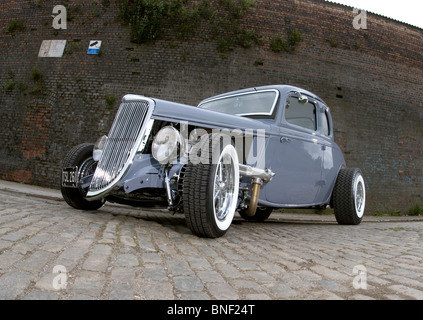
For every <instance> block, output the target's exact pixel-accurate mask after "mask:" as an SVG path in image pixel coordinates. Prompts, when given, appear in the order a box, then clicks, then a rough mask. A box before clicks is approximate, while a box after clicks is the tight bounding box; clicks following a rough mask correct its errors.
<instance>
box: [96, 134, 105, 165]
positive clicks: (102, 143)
mask: <svg viewBox="0 0 423 320" xmlns="http://www.w3.org/2000/svg"><path fill="white" fill-rule="evenodd" d="M107 139H108V138H107V136H102V137H101V138H100V139H98V140H97V142H96V143H95V144H94V149H93V159H94V161H96V162H98V161H100V159H101V155H102V154H103V150H104V146H105V145H106V142H107Z"/></svg>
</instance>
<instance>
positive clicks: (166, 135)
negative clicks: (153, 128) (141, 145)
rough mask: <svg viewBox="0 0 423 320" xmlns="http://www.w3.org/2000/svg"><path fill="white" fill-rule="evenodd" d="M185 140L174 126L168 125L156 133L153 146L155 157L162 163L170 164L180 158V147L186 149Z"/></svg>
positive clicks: (181, 149)
mask: <svg viewBox="0 0 423 320" xmlns="http://www.w3.org/2000/svg"><path fill="white" fill-rule="evenodd" d="M184 146H185V141H184V139H183V138H182V137H181V134H180V133H179V131H178V130H176V129H175V128H174V127H171V126H166V127H163V128H162V129H160V131H159V132H158V133H157V134H156V136H155V137H154V140H153V144H152V146H151V151H152V152H151V153H152V155H153V158H154V159H156V160H157V161H158V162H160V163H161V164H168V163H170V162H172V161H174V160H176V159H177V158H178V148H179V150H180V151H181V153H182V152H183V150H185V147H184Z"/></svg>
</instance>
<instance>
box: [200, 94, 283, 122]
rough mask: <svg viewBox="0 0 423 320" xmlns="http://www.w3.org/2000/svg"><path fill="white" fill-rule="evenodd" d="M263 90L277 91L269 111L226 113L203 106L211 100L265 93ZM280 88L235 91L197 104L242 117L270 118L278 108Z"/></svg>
mask: <svg viewBox="0 0 423 320" xmlns="http://www.w3.org/2000/svg"><path fill="white" fill-rule="evenodd" d="M263 92H274V93H276V95H275V98H274V100H273V103H272V107H271V109H270V111H269V112H252V113H251V112H250V113H235V114H232V113H226V112H222V111H216V110H213V109H207V108H202V107H201V106H202V105H204V104H207V103H210V102H214V101H218V100H223V99H228V98H233V97H239V96H246V95H250V94H259V93H263ZM279 95H280V93H279V90H277V89H263V90H254V91H248V92H241V93H234V94H229V95H224V96H219V97H216V98H211V99H206V100H204V101H202V102H200V103H199V104H198V106H197V108H201V109H204V110H210V111H215V112H220V113H224V114H230V115H236V116H240V117H269V118H274V111H275V108H276V105H277V103H278V100H279Z"/></svg>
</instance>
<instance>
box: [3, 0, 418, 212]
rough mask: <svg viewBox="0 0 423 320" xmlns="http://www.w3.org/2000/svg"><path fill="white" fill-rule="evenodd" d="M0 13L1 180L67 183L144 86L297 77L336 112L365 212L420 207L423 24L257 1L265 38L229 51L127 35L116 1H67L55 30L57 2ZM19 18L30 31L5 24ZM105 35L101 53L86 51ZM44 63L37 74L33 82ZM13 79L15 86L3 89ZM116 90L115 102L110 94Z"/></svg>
mask: <svg viewBox="0 0 423 320" xmlns="http://www.w3.org/2000/svg"><path fill="white" fill-rule="evenodd" d="M6 2H7V4H3V8H2V10H1V11H0V48H1V52H2V53H1V56H0V84H1V86H0V121H1V126H0V178H2V179H7V180H13V181H19V182H24V183H31V184H37V185H42V186H49V187H53V188H58V187H59V176H60V166H61V161H62V159H63V157H64V155H65V154H66V152H67V151H68V150H69V149H70V148H71V147H72V146H74V145H76V144H79V143H82V142H87V141H91V142H94V141H95V140H96V139H97V137H99V136H100V135H102V134H105V133H107V131H108V129H109V127H110V125H111V122H112V120H113V117H114V115H115V112H116V110H117V107H118V104H119V100H120V98H121V97H122V96H123V95H124V94H126V93H138V94H144V95H147V96H153V97H158V98H162V99H168V100H173V101H178V102H182V103H187V104H196V103H198V102H199V101H200V100H201V99H203V98H205V97H207V96H211V95H214V94H217V93H222V92H225V91H230V90H235V89H239V88H245V87H251V86H260V85H267V84H276V83H278V84H279V83H281V84H292V85H297V86H300V87H304V88H305V89H308V90H310V91H312V92H315V93H316V94H318V95H319V96H321V97H322V98H323V99H324V100H325V101H326V102H327V103H328V104H329V106H330V107H331V110H332V113H333V117H334V123H335V128H334V129H335V139H336V141H337V142H338V144H339V145H340V146H341V147H342V149H343V151H344V153H345V156H346V160H347V163H348V165H349V166H351V167H360V168H361V169H362V171H363V173H364V174H365V178H366V182H367V189H368V209H369V210H368V212H374V211H395V210H402V211H406V210H408V208H410V207H411V206H412V205H414V204H416V203H420V204H422V203H423V199H422V194H423V171H422V167H423V154H422V150H423V139H422V138H423V132H422V123H423V106H422V104H423V103H422V101H421V97H422V96H423V87H422V85H421V83H422V80H423V30H421V29H418V28H415V27H412V26H409V25H406V24H402V23H399V22H396V21H393V20H390V19H388V18H384V17H381V16H378V15H373V14H370V13H368V25H367V27H368V29H367V30H355V29H354V28H353V26H352V22H353V19H354V17H355V14H354V13H353V12H352V9H353V8H350V7H345V6H341V5H337V4H332V3H327V2H325V1H322V0H310V1H299V0H277V1H274V0H273V1H270V0H258V1H257V2H258V5H257V6H256V7H255V8H253V9H252V10H251V12H250V13H249V15H248V17H247V20H246V24H247V25H248V27H251V28H254V29H255V30H256V32H257V33H258V34H260V35H261V37H262V42H263V43H262V45H255V46H253V47H252V48H250V49H242V48H236V49H234V50H233V51H231V52H229V53H227V54H226V55H225V56H222V55H220V53H219V52H217V50H216V44H215V43H214V42H213V41H210V40H206V39H205V38H204V36H203V35H204V34H205V33H207V29H203V34H198V35H197V36H195V37H193V39H191V40H187V41H180V40H178V39H176V38H175V39H172V38H167V39H164V40H159V41H156V42H154V43H150V44H143V45H136V44H133V43H131V42H130V41H129V28H128V27H124V26H122V25H121V24H120V22H119V20H118V18H117V15H118V7H117V1H110V2H108V3H109V4H108V5H103V4H105V3H107V2H106V1H63V2H64V3H65V5H66V6H67V8H68V11H69V12H71V13H72V15H73V18H72V20H71V21H68V25H67V29H66V30H55V29H54V28H53V27H52V21H53V18H52V17H51V15H52V10H53V6H54V5H50V4H49V3H47V1H38V0H20V1H17V0H15V1H13V0H7V1H6ZM12 19H21V20H22V21H23V22H24V26H25V29H24V30H16V31H15V32H14V33H13V34H12V33H11V32H9V31H8V27H9V24H10V21H11V20H12ZM287 27H292V28H296V29H298V30H299V31H300V32H301V34H302V41H301V42H300V43H299V44H298V46H297V48H296V51H295V52H294V53H293V54H290V53H275V52H273V51H271V50H270V49H269V44H270V41H271V38H272V37H274V36H275V35H277V34H279V33H281V34H282V31H283V29H284V28H287ZM54 39H56V40H67V46H66V49H65V53H64V55H63V57H62V58H38V51H39V49H40V45H41V42H42V40H54ZM90 40H102V41H103V45H102V53H101V55H98V56H96V55H87V48H88V44H89V41H90ZM34 68H37V69H39V70H40V72H41V74H42V79H41V80H34V79H32V77H31V73H32V70H33V69H34ZM10 81H12V82H14V83H15V85H14V86H12V87H13V88H10V87H8V88H7V89H6V88H5V87H4V85H5V84H7V83H9V82H10ZM106 94H107V95H109V96H113V95H114V96H115V97H116V102H115V104H114V106H113V107H111V106H110V105H109V104H108V103H107V101H106V99H105V96H106Z"/></svg>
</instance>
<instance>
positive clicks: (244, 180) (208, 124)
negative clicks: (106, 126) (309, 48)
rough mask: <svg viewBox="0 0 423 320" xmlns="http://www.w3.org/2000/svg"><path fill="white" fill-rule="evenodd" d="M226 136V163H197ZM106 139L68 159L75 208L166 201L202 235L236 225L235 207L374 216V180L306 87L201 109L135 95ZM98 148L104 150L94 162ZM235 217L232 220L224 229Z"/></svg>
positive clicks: (240, 94)
mask: <svg viewBox="0 0 423 320" xmlns="http://www.w3.org/2000/svg"><path fill="white" fill-rule="evenodd" d="M125 113H126V114H125ZM164 128H165V129H164ZM162 129H164V130H162ZM222 135H224V136H228V137H229V141H230V142H229V144H231V145H232V146H234V148H232V147H231V146H229V147H227V148H226V149H225V151H226V153H227V154H225V155H221V159H220V162H219V163H218V164H217V165H216V164H215V165H214V167H210V168H209V167H206V166H212V163H211V162H210V164H207V165H204V164H201V163H200V164H199V165H198V164H197V163H191V158H190V155H194V151H192V150H194V149H195V148H197V147H196V146H198V145H200V146H202V145H201V144H203V145H204V143H205V142H204V141H203V140H204V137H206V136H208V137H210V139H207V141H208V142H207V143H211V141H212V140H213V139H212V137H216V136H217V137H219V136H220V137H221V136H222ZM160 139H162V140H163V139H164V140H163V141H162V140H160ZM169 139H171V140H172V139H174V140H175V143H174V144H175V150H174V151H173V149H172V151H170V152H174V155H173V157H169V156H164V158H163V159H165V160H163V161H162V160H160V159H159V157H160V155H155V154H154V150H156V149H157V150H158V149H160V148H162V149H164V146H167V144H169V145H170V146H171V147H173V145H172V144H171V143H170V142H169V141H168V140H169ZM209 140H210V141H209ZM128 141H129V142H128ZM172 141H173V140H172ZM103 142H104V143H103V145H101V147H98V144H96V146H91V145H88V144H85V149H87V150H90V151H89V152H88V151H87V152H86V154H87V155H86V156H81V157H82V158H84V159H82V160H83V161H82V160H75V159H76V158H77V157H78V156H77V153H78V152H79V153H80V152H82V151H81V150H82V149H83V147H82V146H81V147H80V148H79V149H78V150H79V151H77V150H73V151H71V152H70V154H68V156H67V158H66V159H65V161H64V164H63V167H64V169H63V173H62V193H63V196H64V198H65V200H67V202H68V203H69V204H70V205H71V206H73V207H75V208H78V209H90V208H91V209H96V208H97V207H100V206H101V205H102V204H103V203H104V202H105V201H111V202H118V203H122V204H129V205H133V206H140V207H157V206H159V207H160V206H162V207H163V206H164V207H167V208H169V210H170V211H171V212H183V213H185V216H186V219H187V223H188V225H189V226H190V228H191V230H192V231H193V233H194V234H197V235H199V236H206V237H217V236H222V235H223V234H224V233H225V232H226V231H227V229H228V228H229V226H228V224H229V225H230V223H231V221H232V218H233V213H231V214H230V215H229V216H230V218H227V217H228V215H227V212H226V211H228V210H232V211H234V210H237V211H238V212H240V214H241V215H242V216H243V217H244V218H246V219H247V220H264V219H266V218H267V217H268V216H269V215H270V212H271V210H272V209H274V208H300V207H301V208H302V207H314V206H319V207H322V206H326V205H331V206H332V207H335V211H336V212H335V213H336V217H337V220H338V222H339V223H341V224H358V223H360V222H361V219H362V216H363V213H364V204H365V183H364V180H363V178H362V175H361V172H360V170H359V169H350V170H347V168H346V163H345V159H344V157H343V154H342V151H341V149H340V148H339V146H338V145H337V144H336V143H335V141H334V135H333V123H332V117H331V113H330V109H329V107H328V106H327V105H326V103H325V102H324V101H323V100H322V99H321V98H319V97H318V96H317V95H315V94H313V93H311V92H309V91H307V90H304V89H301V88H298V87H293V86H286V85H273V86H264V87H257V88H249V89H243V90H238V91H233V92H229V93H225V94H222V95H217V96H214V97H211V98H208V99H205V100H203V101H201V102H200V103H199V105H198V106H197V107H194V106H188V105H184V104H179V103H174V102H169V101H164V100H160V99H153V98H146V97H144V96H139V95H127V96H125V97H124V98H123V99H122V104H121V106H120V108H119V111H118V113H117V115H116V118H115V121H114V124H113V126H112V128H111V130H110V132H109V136H108V137H107V138H104V139H103ZM124 144H127V145H124ZM176 144H177V150H176ZM227 144H228V143H227ZM122 145H123V146H122ZM76 148H77V147H76ZM93 149H94V150H97V151H98V150H99V152H100V154H101V156H100V157H99V156H97V159H94V160H93V159H92V157H90V156H89V155H90V154H89V153H90V152H92V150H93ZM197 149H198V148H197ZM206 149H207V150H211V147H210V149H209V148H208V147H207V148H206ZM222 149H224V146H223V147H222V146H221V148H220V149H219V150H220V152H224V151H223V150H222ZM198 150H199V149H198ZM202 150H205V149H202ZM233 150H235V151H236V153H237V155H234V154H233V153H234V152H233ZM165 151H166V150H165ZM158 152H162V151H158ZM202 152H203V151H202ZM156 153H157V152H156ZM217 153H219V151H218V152H217ZM166 154H167V153H166ZM199 154H200V153H199ZM162 156H163V152H162ZM81 157H80V158H81ZM94 158H96V157H94ZM223 158H225V159H226V162H227V163H229V164H227V163H226V162H225V161H224V160H223ZM84 161H85V162H84ZM84 163H85V164H84ZM84 166H85V168H84ZM81 168H83V171H82V172H81V170H82V169H81ZM341 172H342V174H341ZM187 175H188V176H189V177H187ZM206 175H207V177H205V178H204V179H203V180H204V181H203V182H201V181H200V182H199V185H198V186H193V184H196V183H197V181H198V180H202V178H201V177H203V176H206ZM69 176H72V179H69ZM340 176H341V177H340ZM187 179H188V180H187ZM69 180H72V181H69ZM209 180H210V181H212V180H213V181H214V182H213V181H212V182H211V183H209V184H207V183H208V181H209ZM234 180H236V181H234ZM238 180H239V183H238ZM187 181H189V182H187ZM337 184H338V185H339V186H337ZM207 193H210V195H209V196H208V195H207ZM234 193H236V194H234ZM207 197H210V201H209V202H207V201H208V200H207V199H208V198H207ZM334 198H335V203H334ZM93 204H96V205H93ZM208 205H209V206H208ZM207 206H208V207H207ZM204 207H207V208H209V209H204ZM218 209H221V210H220V213H218V211H219V210H218ZM209 211H211V212H209ZM187 212H188V213H187ZM198 217H201V219H200V218H198ZM197 218H198V219H197ZM225 219H230V221H229V222H228V223H226V224H223V227H219V226H221V224H220V222H223V221H224V220H225ZM197 220H198V221H197ZM210 223H211V224H212V226H210V227H209V226H208V224H210ZM216 223H217V226H218V227H216ZM200 225H201V226H200ZM203 225H205V226H204V227H203ZM222 228H223V229H222ZM199 229H201V230H199ZM210 230H211V231H210ZM216 230H217V231H216Z"/></svg>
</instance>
